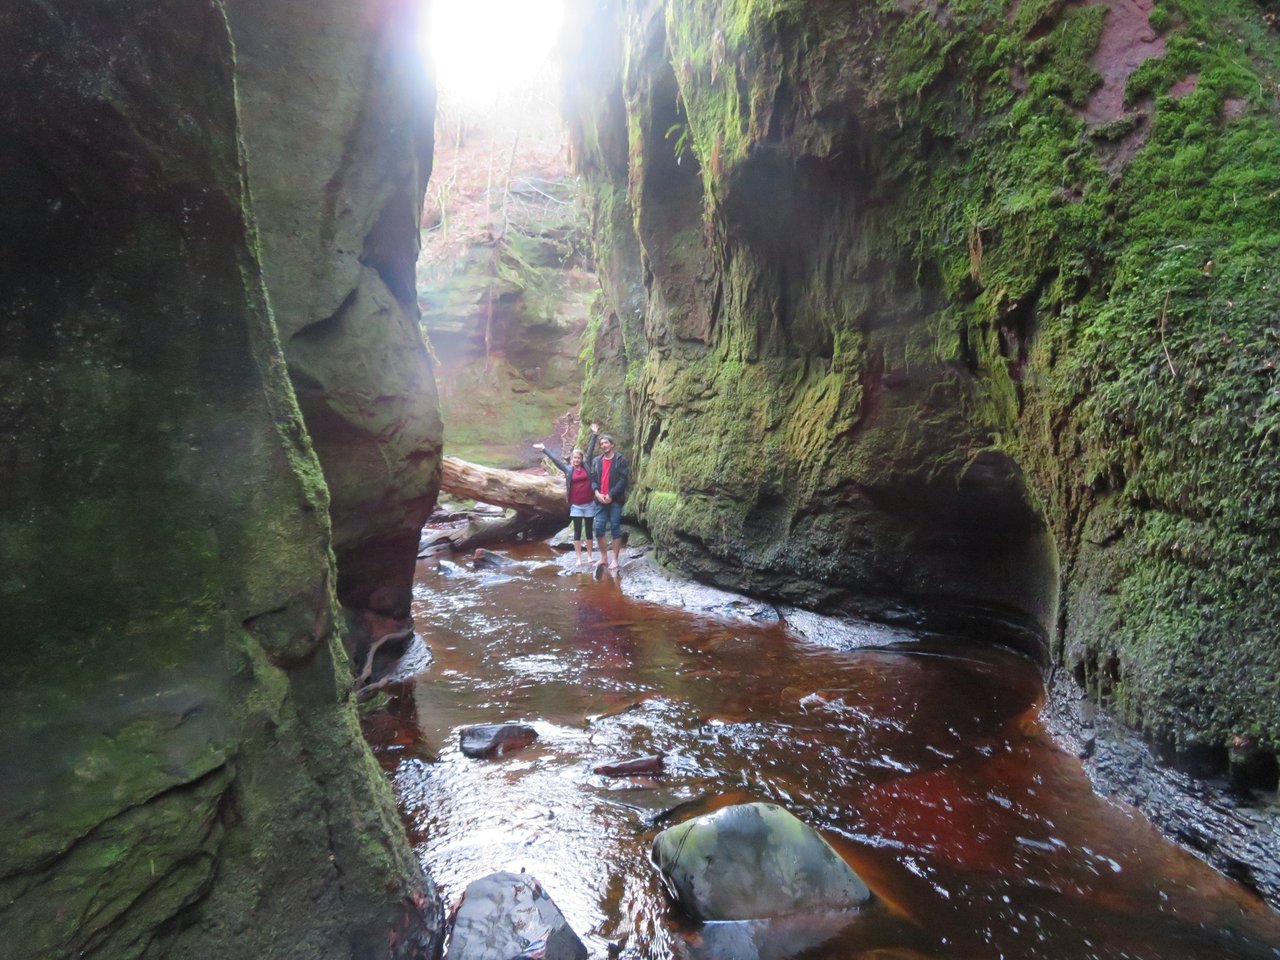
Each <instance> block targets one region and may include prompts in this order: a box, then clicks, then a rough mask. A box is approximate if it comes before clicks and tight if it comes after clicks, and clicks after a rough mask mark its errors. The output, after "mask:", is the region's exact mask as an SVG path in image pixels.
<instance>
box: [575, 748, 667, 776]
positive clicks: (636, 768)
mask: <svg viewBox="0 0 1280 960" xmlns="http://www.w3.org/2000/svg"><path fill="white" fill-rule="evenodd" d="M664 769H666V762H665V761H664V760H663V758H662V754H660V753H656V754H653V755H651V756H647V757H633V758H632V759H630V760H617V761H615V762H613V763H602V764H600V766H598V767H596V768H595V769H594V770H592V771H591V772H592V773H597V774H599V775H600V776H602V777H641V776H650V777H651V776H656V775H657V774H660V773H662V772H663V770H664Z"/></svg>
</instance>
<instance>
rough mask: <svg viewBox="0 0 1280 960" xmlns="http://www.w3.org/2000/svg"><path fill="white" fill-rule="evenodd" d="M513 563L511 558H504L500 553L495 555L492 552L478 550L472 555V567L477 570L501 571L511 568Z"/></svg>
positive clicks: (482, 549)
mask: <svg viewBox="0 0 1280 960" xmlns="http://www.w3.org/2000/svg"><path fill="white" fill-rule="evenodd" d="M513 563H515V561H514V560H512V559H511V558H510V557H504V556H503V555H502V554H500V553H494V552H493V551H492V550H485V549H484V548H477V550H476V552H475V553H473V554H472V555H471V565H472V566H473V567H475V569H477V570H501V569H502V568H503V567H509V566H511V565H512V564H513Z"/></svg>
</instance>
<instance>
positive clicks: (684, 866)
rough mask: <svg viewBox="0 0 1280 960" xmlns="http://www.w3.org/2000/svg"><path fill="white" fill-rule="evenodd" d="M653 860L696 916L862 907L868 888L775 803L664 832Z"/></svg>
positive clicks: (714, 815)
mask: <svg viewBox="0 0 1280 960" xmlns="http://www.w3.org/2000/svg"><path fill="white" fill-rule="evenodd" d="M653 859H654V863H656V864H657V866H658V869H659V870H660V871H661V872H662V876H663V879H664V880H665V881H666V883H667V885H668V887H669V888H670V890H671V891H672V894H673V895H674V896H675V898H676V900H677V901H679V903H680V904H681V906H683V907H684V909H685V910H686V911H687V912H688V913H689V914H690V915H691V916H693V917H694V918H695V919H699V920H755V919H761V918H767V917H781V916H787V915H790V914H797V913H814V912H819V911H830V910H842V909H849V908H854V907H859V906H862V905H863V904H866V903H867V902H868V901H869V900H870V899H871V892H870V891H869V890H868V889H867V886H866V884H865V883H863V882H862V879H861V878H860V877H859V876H858V875H857V874H856V873H854V872H853V869H852V868H851V867H850V866H849V865H848V864H847V863H845V862H844V861H843V860H842V859H840V856H839V854H837V853H836V852H835V850H833V849H832V848H831V845H830V844H828V843H827V842H826V841H825V840H823V839H822V837H820V836H819V835H818V834H817V832H816V831H814V830H813V829H812V828H810V827H808V826H807V825H805V824H804V823H802V822H801V821H799V820H797V819H796V818H795V817H794V816H792V815H791V814H790V813H788V812H787V811H786V810H783V809H782V808H781V807H779V806H776V805H775V804H771V803H746V804H739V805H737V806H732V807H725V808H724V809H722V810H717V811H716V812H715V813H711V814H707V815H706V816H702V817H697V818H695V819H693V820H690V821H688V822H687V823H682V824H680V825H679V826H677V827H672V828H671V829H669V830H664V831H663V832H662V833H660V834H659V835H658V837H657V839H656V840H655V841H654V843H653Z"/></svg>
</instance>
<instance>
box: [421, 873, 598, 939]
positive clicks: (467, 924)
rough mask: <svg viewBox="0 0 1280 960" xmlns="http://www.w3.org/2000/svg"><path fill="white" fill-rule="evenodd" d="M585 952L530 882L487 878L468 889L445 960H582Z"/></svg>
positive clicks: (507, 876)
mask: <svg viewBox="0 0 1280 960" xmlns="http://www.w3.org/2000/svg"><path fill="white" fill-rule="evenodd" d="M586 956H587V948H586V946H585V945H584V944H583V943H582V941H581V940H580V939H578V935H577V934H576V933H574V932H573V928H571V927H570V926H569V923H568V921H567V920H565V918H564V914H562V913H561V912H560V909H559V907H557V906H556V905H555V903H554V902H553V901H552V900H551V898H550V897H549V896H547V892H546V891H545V890H544V889H543V888H542V884H540V883H538V881H537V880H535V879H534V878H533V877H531V876H529V875H528V874H524V873H492V874H490V875H489V876H487V877H481V878H480V879H479V880H476V881H474V882H473V883H471V884H470V885H469V886H468V887H467V889H466V892H464V893H463V895H462V902H461V903H460V904H459V906H458V911H457V913H456V914H455V915H454V919H453V935H452V938H451V939H450V941H449V949H448V951H447V952H446V954H445V960H534V958H537V960H586Z"/></svg>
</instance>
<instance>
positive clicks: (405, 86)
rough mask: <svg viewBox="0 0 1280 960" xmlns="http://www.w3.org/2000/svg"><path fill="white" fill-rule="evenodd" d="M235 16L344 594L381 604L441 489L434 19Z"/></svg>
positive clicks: (238, 1) (265, 261) (265, 247)
mask: <svg viewBox="0 0 1280 960" xmlns="http://www.w3.org/2000/svg"><path fill="white" fill-rule="evenodd" d="M227 11H228V18H229V20H230V23H231V29H232V34H233V39H234V42H235V47H236V66H235V70H236V84H237V96H238V99H239V104H240V116H241V124H242V127H241V130H242V136H243V141H244V147H245V153H246V157H247V160H248V171H249V189H250V192H251V193H252V195H253V203H254V216H255V218H256V222H257V227H258V234H259V237H260V240H261V257H262V265H263V273H264V276H265V279H266V287H267V296H268V299H269V301H270V304H271V309H272V312H273V314H274V316H275V319H276V324H277V327H278V329H279V331H280V339H281V342H282V344H283V346H284V353H285V359H286V361H287V363H288V367H289V375H290V377H291V379H292V381H293V385H294V390H295V392H296V393H297V397H298V403H299V405H300V407H301V409H302V415H303V418H304V420H305V422H306V426H307V432H308V433H309V434H310V436H311V440H312V443H313V444H314V446H315V450H316V454H317V455H318V457H319V459H320V465H321V467H322V468H323V470H324V476H325V481H326V483H327V484H328V487H329V493H330V508H329V509H330V514H331V516H332V522H333V546H334V552H335V553H336V555H337V560H338V595H339V597H340V599H341V600H342V602H343V603H344V604H346V605H349V606H354V607H364V606H369V605H373V606H378V605H379V602H380V601H379V600H378V598H377V597H375V596H374V595H375V594H378V593H379V591H381V594H382V595H383V596H397V595H402V594H407V592H408V589H409V586H410V583H411V582H412V579H413V568H414V562H415V556H416V553H417V543H418V534H419V531H421V529H422V524H423V523H424V522H425V520H426V518H427V515H428V514H429V513H430V512H431V508H432V506H433V505H434V503H435V495H436V491H437V490H438V488H439V483H440V465H441V459H440V448H441V444H442V432H443V431H442V425H441V419H440V410H439V403H438V400H437V397H436V384H435V375H434V371H433V369H432V362H431V357H430V354H429V353H428V351H427V347H426V344H425V342H424V340H423V338H422V333H421V331H420V328H419V323H418V303H417V294H416V291H415V288H414V282H415V281H414V264H415V260H416V258H417V252H418V219H419V214H420V211H421V209H422V197H423V192H424V190H425V188H426V183H427V176H428V174H429V173H430V170H431V148H432V137H433V133H432V131H433V126H432V121H433V117H434V103H433V95H432V93H431V90H430V88H429V87H428V85H427V83H426V79H425V77H424V76H423V71H422V65H421V60H420V57H419V54H418V52H417V50H416V49H415V46H414V41H413V37H414V36H415V35H416V34H415V30H416V27H415V26H414V23H413V16H412V15H411V14H410V13H409V12H404V11H398V10H397V9H396V8H395V5H394V4H387V3H384V2H382V0H366V2H360V3H340V2H324V3H321V4H320V5H318V6H317V5H315V4H306V3H299V2H296V0H275V2H271V3H260V2H257V0H227ZM388 588H390V589H388ZM381 612H384V613H395V614H399V613H400V612H401V611H399V610H392V609H383V610H382V611H381Z"/></svg>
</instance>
